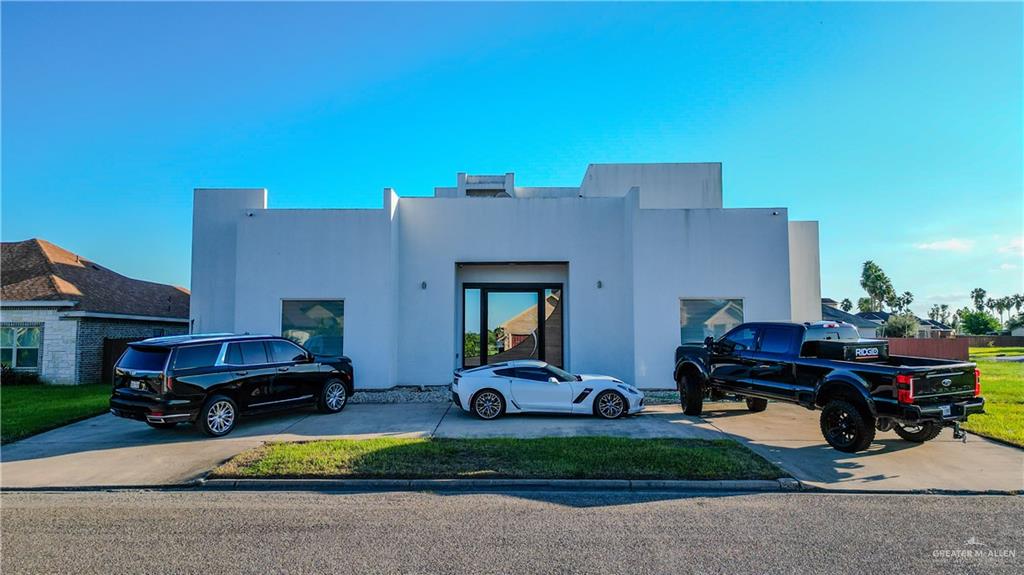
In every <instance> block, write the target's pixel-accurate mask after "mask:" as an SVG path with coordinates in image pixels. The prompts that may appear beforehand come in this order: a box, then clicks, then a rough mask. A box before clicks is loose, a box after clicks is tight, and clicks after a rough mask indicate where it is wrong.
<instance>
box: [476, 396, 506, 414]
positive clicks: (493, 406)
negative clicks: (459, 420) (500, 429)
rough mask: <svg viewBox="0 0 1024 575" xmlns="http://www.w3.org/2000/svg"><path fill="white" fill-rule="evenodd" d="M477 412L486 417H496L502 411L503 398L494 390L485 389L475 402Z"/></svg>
mask: <svg viewBox="0 0 1024 575" xmlns="http://www.w3.org/2000/svg"><path fill="white" fill-rule="evenodd" d="M473 404H474V406H475V407H476V412H477V413H478V414H480V417H482V418H484V419H494V418H495V417H498V414H499V413H501V398H499V397H498V396H497V394H495V393H494V392H492V391H485V392H484V393H481V394H480V395H478V396H476V401H475V402H473Z"/></svg>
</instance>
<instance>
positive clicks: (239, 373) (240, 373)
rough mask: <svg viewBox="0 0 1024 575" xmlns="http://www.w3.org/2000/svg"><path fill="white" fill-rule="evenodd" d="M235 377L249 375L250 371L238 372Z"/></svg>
mask: <svg viewBox="0 0 1024 575" xmlns="http://www.w3.org/2000/svg"><path fill="white" fill-rule="evenodd" d="M235 375H249V372H248V371H236V372H235Z"/></svg>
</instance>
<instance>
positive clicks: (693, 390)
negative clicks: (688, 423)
mask: <svg viewBox="0 0 1024 575" xmlns="http://www.w3.org/2000/svg"><path fill="white" fill-rule="evenodd" d="M677 383H678V387H679V404H680V405H681V406H682V407H683V413H685V414H686V415H700V412H701V411H703V410H704V390H703V389H701V385H700V380H698V379H697V378H696V377H690V376H687V375H685V374H682V375H680V376H679V381H678V382H677Z"/></svg>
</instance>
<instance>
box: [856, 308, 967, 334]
mask: <svg viewBox="0 0 1024 575" xmlns="http://www.w3.org/2000/svg"><path fill="white" fill-rule="evenodd" d="M891 315H892V314H891V313H889V312H885V311H869V312H860V313H858V314H857V317H859V318H862V319H865V320H867V321H870V322H872V323H874V324H875V325H877V326H879V329H878V333H879V336H881V335H882V334H883V331H884V325H885V322H887V321H889V317H890V316H891ZM917 323H918V330H917V336H916V337H918V338H923V339H927V338H941V337H954V336H955V335H956V333H955V332H954V331H953V328H951V327H949V326H948V325H946V324H944V323H942V322H938V321H935V320H931V319H922V318H919V317H918V318H917Z"/></svg>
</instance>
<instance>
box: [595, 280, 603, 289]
mask: <svg viewBox="0 0 1024 575" xmlns="http://www.w3.org/2000/svg"><path fill="white" fill-rule="evenodd" d="M602 287H604V284H603V283H601V280H597V289H601V288H602Z"/></svg>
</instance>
